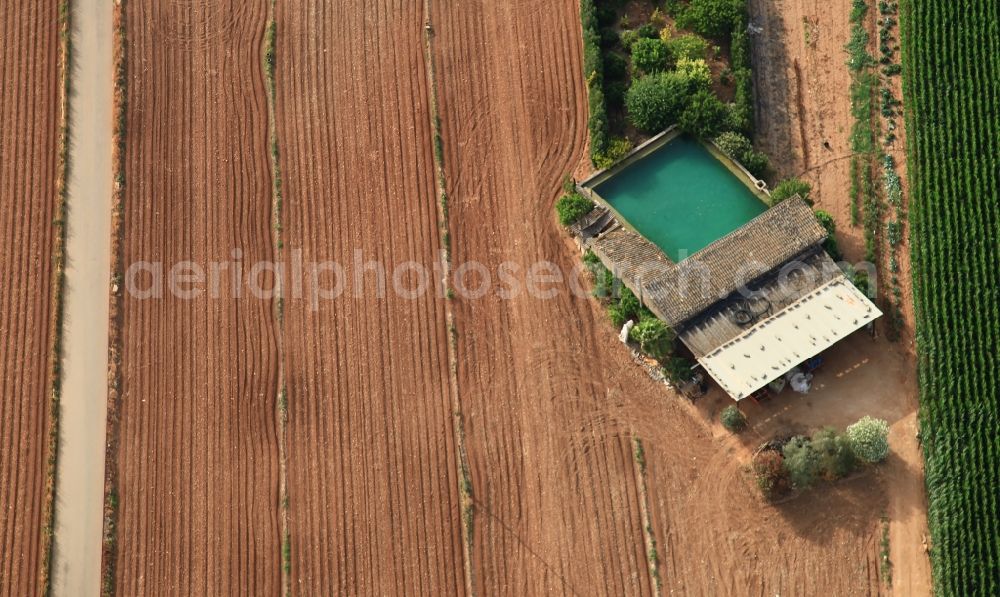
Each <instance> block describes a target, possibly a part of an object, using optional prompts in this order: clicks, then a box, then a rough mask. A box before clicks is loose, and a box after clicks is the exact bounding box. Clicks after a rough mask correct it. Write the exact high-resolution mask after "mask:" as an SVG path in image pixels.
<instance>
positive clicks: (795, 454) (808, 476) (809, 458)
mask: <svg viewBox="0 0 1000 597" xmlns="http://www.w3.org/2000/svg"><path fill="white" fill-rule="evenodd" d="M781 453H782V455H784V457H785V470H787V471H788V478H789V480H791V482H792V485H794V486H795V487H798V488H799V489H808V488H809V487H812V484H813V483H815V482H816V477H817V475H818V474H819V472H820V458H819V454H817V453H816V450H814V449H813V446H812V443H811V442H810V441H809V438H806V437H802V436H801V435H799V436H796V437H793V438H792V439H791V440H789V442H788V443H787V444H785V447H784V448H783V449H782V450H781Z"/></svg>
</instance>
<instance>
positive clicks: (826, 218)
mask: <svg viewBox="0 0 1000 597" xmlns="http://www.w3.org/2000/svg"><path fill="white" fill-rule="evenodd" d="M816 219H817V220H819V223H820V225H821V226H823V229H824V230H826V233H827V234H829V235H831V236H833V233H834V232H836V231H837V223H836V222H834V221H833V216H831V215H830V214H829V213H828V212H825V211H823V210H822V209H817V210H816Z"/></svg>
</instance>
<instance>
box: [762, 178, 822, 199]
mask: <svg viewBox="0 0 1000 597" xmlns="http://www.w3.org/2000/svg"><path fill="white" fill-rule="evenodd" d="M811 191H812V185H810V184H809V183H808V182H805V181H804V180H799V179H798V178H789V179H788V180H783V181H781V182H779V183H778V186H776V187H774V190H773V191H771V205H777V204H779V203H781V202H782V201H784V200H785V199H789V198H791V197H794V196H795V195H798V196H800V197H802V199H803V200H804V201H805V202H806V203H807V204H809V205H812V204H813V202H812V198H811V197H810V196H809V193H810V192H811Z"/></svg>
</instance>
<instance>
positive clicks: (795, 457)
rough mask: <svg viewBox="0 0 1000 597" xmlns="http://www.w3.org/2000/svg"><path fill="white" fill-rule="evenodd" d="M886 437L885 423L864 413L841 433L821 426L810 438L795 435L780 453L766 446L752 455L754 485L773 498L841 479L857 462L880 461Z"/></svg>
mask: <svg viewBox="0 0 1000 597" xmlns="http://www.w3.org/2000/svg"><path fill="white" fill-rule="evenodd" d="M724 414H725V413H724ZM723 423H724V424H725V420H723ZM727 428H728V426H727ZM888 436H889V425H888V423H886V422H885V421H883V420H881V419H873V418H871V417H867V416H866V417H864V418H862V419H861V420H859V421H858V422H857V423H854V424H853V425H850V426H848V427H847V430H846V431H845V432H844V433H837V430H836V429H834V428H832V427H825V428H823V429H821V430H819V431H818V432H816V433H815V434H813V435H812V437H806V436H803V435H798V436H795V437H793V438H791V439H790V440H788V441H787V442H786V443H785V444H784V446H782V447H781V450H780V452H779V451H778V450H776V449H768V450H766V451H763V452H761V453H759V454H758V455H757V456H756V457H755V458H754V464H753V470H754V476H755V478H756V481H757V486H758V487H759V488H760V490H761V491H762V492H763V493H764V495H765V497H768V498H774V497H778V496H779V495H780V494H781V493H783V492H784V490H786V489H789V488H795V489H808V488H810V487H812V486H813V485H814V484H815V483H816V482H817V481H818V480H820V479H823V480H826V481H833V480H836V479H841V478H843V477H846V476H847V475H849V474H851V472H853V471H854V470H856V469H857V468H858V466H859V465H860V464H861V463H875V462H881V461H882V460H884V459H885V457H886V455H887V454H888V452H889V442H888Z"/></svg>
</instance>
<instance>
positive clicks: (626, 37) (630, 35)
mask: <svg viewBox="0 0 1000 597" xmlns="http://www.w3.org/2000/svg"><path fill="white" fill-rule="evenodd" d="M637 41H639V32H638V31H636V30H635V29H626V30H625V31H622V33H621V42H622V46H624V47H625V48H626V49H629V48H631V47H632V46H633V44H635V42H637Z"/></svg>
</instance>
